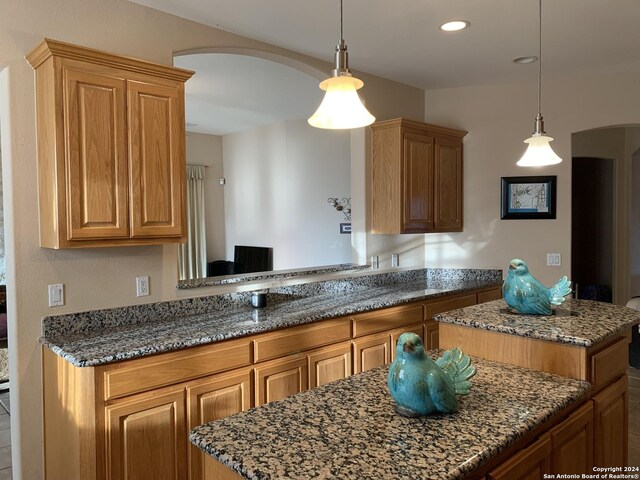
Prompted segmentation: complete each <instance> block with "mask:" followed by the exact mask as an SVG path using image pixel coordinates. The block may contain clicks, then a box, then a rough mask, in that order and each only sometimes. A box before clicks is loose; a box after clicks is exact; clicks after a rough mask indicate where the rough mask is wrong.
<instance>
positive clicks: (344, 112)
mask: <svg viewBox="0 0 640 480" xmlns="http://www.w3.org/2000/svg"><path fill="white" fill-rule="evenodd" d="M363 85H364V82H363V81H362V80H360V79H358V78H356V77H353V76H352V75H351V72H350V71H349V54H348V53H347V45H346V44H345V43H344V38H343V37H342V0H340V41H339V42H338V44H337V45H336V53H335V68H334V69H333V70H332V71H331V77H330V78H327V79H326V80H324V81H322V82H320V88H321V89H322V90H324V91H326V92H327V93H325V94H324V98H323V99H322V103H321V104H320V106H319V107H318V109H317V110H316V112H315V113H314V114H313V115H311V117H310V118H309V120H308V122H309V125H311V126H313V127H317V128H328V129H348V128H359V127H365V126H367V125H371V124H372V123H373V122H374V121H375V120H376V118H375V117H374V116H373V115H371V114H370V113H369V111H368V110H367V109H366V108H365V106H364V105H363V104H362V100H360V97H359V96H358V92H357V90H358V89H360V88H362V86H363Z"/></svg>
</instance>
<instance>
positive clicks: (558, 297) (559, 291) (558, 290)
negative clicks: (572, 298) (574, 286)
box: [549, 275, 571, 305]
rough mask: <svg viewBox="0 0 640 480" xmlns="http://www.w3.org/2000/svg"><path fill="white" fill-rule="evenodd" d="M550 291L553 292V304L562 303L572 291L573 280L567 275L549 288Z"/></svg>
mask: <svg viewBox="0 0 640 480" xmlns="http://www.w3.org/2000/svg"><path fill="white" fill-rule="evenodd" d="M549 293H551V305H562V302H564V297H565V296H567V295H569V294H570V293H571V281H570V280H568V279H567V276H566V275H565V276H564V277H562V278H561V279H560V280H558V283H556V284H555V285H554V286H553V287H551V288H550V289H549Z"/></svg>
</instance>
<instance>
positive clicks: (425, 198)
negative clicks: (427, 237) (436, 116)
mask: <svg viewBox="0 0 640 480" xmlns="http://www.w3.org/2000/svg"><path fill="white" fill-rule="evenodd" d="M402 138H403V153H404V154H403V158H402V187H403V193H402V196H403V205H404V206H403V212H402V232H403V233H411V232H415V233H421V232H425V231H429V230H432V229H433V226H434V220H433V205H434V204H433V194H434V193H433V137H429V136H426V135H419V134H417V133H410V132H406V133H405V134H404V135H403V137H402Z"/></svg>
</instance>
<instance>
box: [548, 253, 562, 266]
mask: <svg viewBox="0 0 640 480" xmlns="http://www.w3.org/2000/svg"><path fill="white" fill-rule="evenodd" d="M561 265H562V257H561V256H560V254H559V253H547V266H549V267H559V266H561Z"/></svg>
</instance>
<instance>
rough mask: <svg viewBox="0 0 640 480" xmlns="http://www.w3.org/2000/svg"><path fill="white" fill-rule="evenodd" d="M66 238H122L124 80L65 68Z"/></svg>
mask: <svg viewBox="0 0 640 480" xmlns="http://www.w3.org/2000/svg"><path fill="white" fill-rule="evenodd" d="M63 82H64V95H63V98H64V109H65V115H66V117H67V119H68V123H67V135H66V137H65V139H66V164H67V168H66V172H67V185H68V188H67V224H68V225H67V240H83V239H96V238H118V237H123V238H126V237H128V236H129V221H128V213H127V205H128V203H127V198H128V188H129V186H128V180H127V179H128V173H127V152H126V114H125V88H126V85H125V81H124V80H123V79H122V78H119V77H118V76H116V72H115V71H114V75H113V76H109V75H106V74H98V73H92V72H87V71H82V70H75V69H71V68H65V69H64V70H63Z"/></svg>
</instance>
